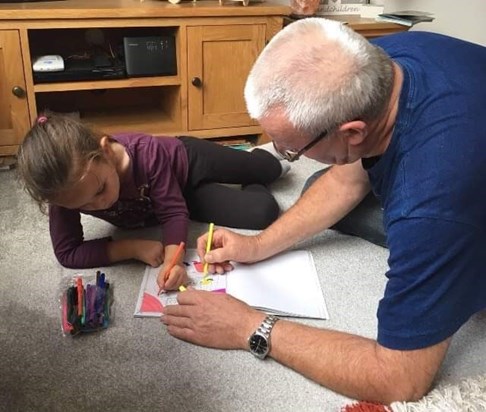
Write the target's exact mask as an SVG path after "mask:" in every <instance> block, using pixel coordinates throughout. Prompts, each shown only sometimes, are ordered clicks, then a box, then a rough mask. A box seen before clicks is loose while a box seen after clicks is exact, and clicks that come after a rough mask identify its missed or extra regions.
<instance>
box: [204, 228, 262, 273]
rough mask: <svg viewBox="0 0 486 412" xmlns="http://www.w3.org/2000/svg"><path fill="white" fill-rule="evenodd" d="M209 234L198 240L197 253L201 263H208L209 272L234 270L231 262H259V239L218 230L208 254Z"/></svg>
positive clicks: (214, 234)
mask: <svg viewBox="0 0 486 412" xmlns="http://www.w3.org/2000/svg"><path fill="white" fill-rule="evenodd" d="M207 242H208V233H205V234H204V235H202V236H200V237H199V238H198V239H197V253H198V255H199V258H200V259H201V262H208V263H210V265H209V268H208V270H209V272H210V273H214V272H217V273H219V274H222V273H225V272H228V271H230V270H232V269H233V266H232V265H231V263H230V261H235V262H241V263H251V262H258V260H260V259H259V258H258V253H257V252H258V238H257V237H256V236H245V235H239V234H237V233H235V232H232V231H230V230H226V229H217V230H215V231H214V233H213V242H212V248H211V251H210V252H209V253H207V254H206V245H207Z"/></svg>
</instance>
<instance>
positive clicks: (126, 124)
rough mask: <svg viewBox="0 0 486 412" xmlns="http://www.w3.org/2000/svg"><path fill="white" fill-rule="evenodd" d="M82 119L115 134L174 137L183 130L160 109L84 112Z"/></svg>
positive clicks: (103, 130)
mask: <svg viewBox="0 0 486 412" xmlns="http://www.w3.org/2000/svg"><path fill="white" fill-rule="evenodd" d="M81 119H82V120H83V121H85V122H87V123H88V124H90V125H92V126H94V127H95V128H97V129H98V130H99V131H101V132H105V133H115V132H117V131H120V124H123V131H126V132H144V133H149V134H153V135H164V134H168V135H173V134H177V133H178V132H180V130H181V126H180V124H179V123H178V122H177V121H176V120H175V119H174V118H173V117H172V116H171V115H170V114H169V113H167V112H164V111H163V110H161V109H160V108H145V109H143V110H141V109H138V108H133V107H132V108H126V109H123V110H116V111H115V110H113V111H108V110H105V111H104V112H103V113H100V112H98V111H97V112H90V111H87V112H83V113H82V116H81Z"/></svg>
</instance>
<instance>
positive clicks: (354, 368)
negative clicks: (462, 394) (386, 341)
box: [270, 320, 450, 404]
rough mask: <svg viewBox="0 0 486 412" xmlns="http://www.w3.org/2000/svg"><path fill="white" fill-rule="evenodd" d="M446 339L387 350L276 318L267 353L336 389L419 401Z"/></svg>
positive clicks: (388, 399)
mask: <svg viewBox="0 0 486 412" xmlns="http://www.w3.org/2000/svg"><path fill="white" fill-rule="evenodd" d="M449 343H450V339H447V340H445V341H443V342H441V343H439V344H436V345H434V346H431V347H428V348H423V349H418V350H409V351H400V350H392V349H387V348H385V347H383V346H381V345H380V344H378V343H377V342H376V341H375V340H372V339H367V338H364V337H360V336H356V335H351V334H347V333H343V332H338V331H331V330H325V329H316V328H311V327H308V326H304V325H301V324H297V323H293V322H288V321H284V320H281V321H279V322H277V324H276V325H275V327H274V329H273V332H272V349H271V352H270V356H271V357H273V358H274V359H275V360H276V361H278V362H279V363H282V364H283V365H285V366H288V367H290V368H292V369H294V370H295V371H297V372H299V373H301V374H302V375H304V376H306V377H308V378H310V379H312V380H313V381H316V382H318V383H319V384H321V385H323V386H326V387H328V388H330V389H332V390H334V391H335V392H338V393H341V394H344V395H346V396H349V397H351V398H355V399H362V400H367V401H372V402H379V403H383V404H390V403H392V402H395V401H413V400H418V399H420V398H421V397H423V396H424V395H425V394H426V393H427V392H428V391H429V389H430V386H431V384H432V382H433V379H434V377H435V375H436V373H437V371H438V369H439V367H440V365H441V363H442V360H443V359H444V356H445V354H446V352H447V348H448V347H449Z"/></svg>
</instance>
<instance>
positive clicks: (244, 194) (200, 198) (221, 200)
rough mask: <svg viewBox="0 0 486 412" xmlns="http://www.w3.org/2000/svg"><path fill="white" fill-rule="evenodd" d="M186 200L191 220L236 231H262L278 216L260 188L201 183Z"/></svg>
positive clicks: (273, 203)
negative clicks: (231, 228) (236, 229)
mask: <svg viewBox="0 0 486 412" xmlns="http://www.w3.org/2000/svg"><path fill="white" fill-rule="evenodd" d="M229 150H234V149H229ZM185 198H186V201H187V205H188V208H189V213H190V216H191V219H193V220H198V221H201V222H213V223H215V224H217V225H220V226H228V227H233V228H239V229H253V230H261V229H264V228H266V227H267V226H269V225H270V224H271V223H272V222H273V221H275V220H276V219H277V217H278V216H279V213H280V209H279V206H278V204H277V202H276V200H275V198H274V197H273V195H272V194H271V193H270V191H269V190H268V189H267V188H266V187H265V186H263V185H260V184H250V185H247V186H245V187H244V188H243V189H242V190H240V189H239V188H234V187H228V186H225V185H222V184H219V183H206V184H204V183H202V184H200V185H199V186H198V187H197V188H193V189H191V190H188V191H186V193H185Z"/></svg>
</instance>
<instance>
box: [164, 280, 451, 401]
mask: <svg viewBox="0 0 486 412" xmlns="http://www.w3.org/2000/svg"><path fill="white" fill-rule="evenodd" d="M178 302H179V305H169V306H166V307H165V308H164V316H163V317H162V321H163V322H164V323H165V324H166V325H167V330H168V332H169V333H170V334H171V335H173V336H175V337H177V338H179V339H183V340H185V341H188V342H192V343H195V344H198V345H202V346H208V347H213V348H220V349H243V350H248V343H247V339H248V337H249V336H250V335H251V334H252V333H253V332H254V331H255V330H256V329H257V327H258V325H259V324H260V323H261V321H262V320H263V318H264V317H265V315H264V314H263V313H261V312H259V311H256V310H255V309H252V308H250V307H249V306H248V305H246V304H245V303H243V302H241V301H239V300H238V299H235V298H233V297H231V296H229V295H226V294H216V293H211V292H204V291H195V290H189V291H187V292H184V293H180V294H179V295H178ZM271 342H272V345H271V351H270V356H271V357H272V358H274V359H275V360H276V361H277V362H279V363H281V364H283V365H285V366H288V367H289V368H292V369H294V370H295V371H297V372H299V373H300V374H302V375H304V376H306V377H308V378H309V379H312V380H313V381H315V382H317V383H319V384H321V385H323V386H326V387H328V388H330V389H332V390H334V391H336V392H338V393H341V394H344V395H347V396H349V397H352V398H355V399H362V400H368V401H374V402H380V403H383V404H389V403H391V402H394V401H412V400H416V399H419V398H421V397H422V396H424V395H425V394H426V393H427V392H428V390H429V388H430V385H431V384H432V381H433V379H434V376H435V374H436V373H437V370H438V369H439V366H440V364H441V363H442V360H443V358H444V356H445V354H446V351H447V348H448V346H449V343H450V339H447V340H445V341H444V342H441V343H439V344H437V345H434V346H431V347H428V348H423V349H418V350H410V351H399V350H391V349H387V348H385V347H383V346H381V345H379V344H378V343H377V342H376V341H374V340H371V339H367V338H364V337H360V336H356V335H351V334H347V333H343V332H337V331H331V330H325V329H317V328H313V327H309V326H305V325H301V324H297V323H294V322H290V321H286V320H280V321H279V322H277V323H276V324H275V326H274V328H273V331H272V335H271ZM248 356H250V355H248Z"/></svg>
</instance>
